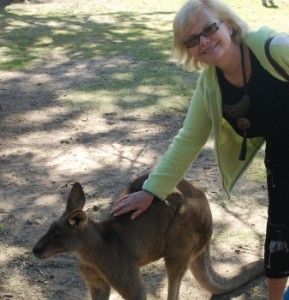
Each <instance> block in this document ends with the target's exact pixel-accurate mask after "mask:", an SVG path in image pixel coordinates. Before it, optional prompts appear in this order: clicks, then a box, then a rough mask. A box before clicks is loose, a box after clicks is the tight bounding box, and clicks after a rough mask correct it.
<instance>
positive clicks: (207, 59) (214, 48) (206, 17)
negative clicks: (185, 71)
mask: <svg viewBox="0 0 289 300" xmlns="http://www.w3.org/2000/svg"><path fill="white" fill-rule="evenodd" d="M212 24H213V25H212ZM217 28H218V29H217ZM202 33H203V34H204V35H206V36H207V37H205V36H203V35H200V34H202ZM231 34H232V28H231V26H230V25H228V24H226V23H225V22H222V20H219V19H218V18H217V17H216V16H215V15H214V14H213V13H212V12H210V11H209V10H208V9H206V8H203V9H201V10H200V11H199V12H198V13H197V14H196V16H195V19H194V23H193V26H192V29H191V31H190V32H189V35H188V38H187V41H188V44H190V42H189V41H190V40H191V39H192V40H193V41H192V40H191V41H192V43H191V45H192V44H193V45H194V44H195V43H196V42H197V41H198V39H199V43H198V44H197V45H195V46H194V47H192V48H190V49H189V50H190V51H191V54H192V56H193V57H194V58H195V59H196V60H198V61H200V62H202V63H205V64H207V65H221V63H222V60H223V59H224V58H225V54H226V52H227V51H228V49H229V48H230V46H231V45H232V38H231ZM199 35H200V36H199ZM208 35H209V36H208Z"/></svg>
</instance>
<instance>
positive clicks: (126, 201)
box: [111, 191, 154, 220]
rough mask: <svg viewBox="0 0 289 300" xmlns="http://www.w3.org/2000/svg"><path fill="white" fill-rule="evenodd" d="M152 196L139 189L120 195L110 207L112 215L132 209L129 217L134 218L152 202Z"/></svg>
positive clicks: (121, 213)
mask: <svg viewBox="0 0 289 300" xmlns="http://www.w3.org/2000/svg"><path fill="white" fill-rule="evenodd" d="M153 199H154V196H153V195H152V194H150V193H147V192H145V191H139V192H135V193H131V194H127V195H123V196H122V197H120V198H119V199H118V200H117V201H116V203H115V204H114V205H113V207H112V211H111V213H112V215H113V216H120V215H123V214H126V213H128V212H129V211H134V212H133V213H132V215H131V219H132V220H134V219H136V218H137V217H139V216H140V215H141V214H142V213H143V212H144V211H146V210H147V209H148V208H149V206H150V205H151V204H152V201H153Z"/></svg>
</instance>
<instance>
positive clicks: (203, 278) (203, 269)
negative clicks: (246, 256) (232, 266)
mask: <svg viewBox="0 0 289 300" xmlns="http://www.w3.org/2000/svg"><path fill="white" fill-rule="evenodd" d="M190 269H191V272H192V273H193V275H194V277H195V279H196V280H197V281H198V282H199V284H200V285H201V286H202V287H203V288H204V289H206V290H207V291H208V292H210V293H212V294H213V295H220V294H224V293H228V292H230V291H232V290H235V289H237V288H239V287H240V286H242V285H244V284H245V283H247V282H248V281H250V280H252V279H253V278H255V277H257V276H259V275H261V274H263V273H264V260H263V259H259V260H257V261H255V262H252V263H249V264H246V265H245V266H243V267H241V268H240V269H239V271H238V272H237V273H236V274H234V275H233V276H230V277H225V276H222V275H220V274H218V273H217V272H216V271H215V270H214V269H213V267H212V264H211V257H210V248H209V246H207V247H206V249H205V251H204V252H203V253H202V254H200V255H199V256H197V257H196V258H195V259H194V260H193V261H192V263H191V265H190Z"/></svg>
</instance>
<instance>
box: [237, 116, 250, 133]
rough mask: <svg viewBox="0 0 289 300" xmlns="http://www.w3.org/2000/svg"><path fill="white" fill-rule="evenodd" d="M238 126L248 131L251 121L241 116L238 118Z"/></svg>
mask: <svg viewBox="0 0 289 300" xmlns="http://www.w3.org/2000/svg"><path fill="white" fill-rule="evenodd" d="M237 126H238V128H239V129H241V130H242V131H246V130H247V129H249V128H250V126H251V122H250V121H249V120H248V119H247V118H239V119H238V120H237Z"/></svg>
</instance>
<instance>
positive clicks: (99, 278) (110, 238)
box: [33, 176, 263, 300]
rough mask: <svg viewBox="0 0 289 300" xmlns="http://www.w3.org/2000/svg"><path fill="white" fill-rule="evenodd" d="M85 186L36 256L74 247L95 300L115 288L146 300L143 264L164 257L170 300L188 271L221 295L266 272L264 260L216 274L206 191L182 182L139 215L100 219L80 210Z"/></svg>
mask: <svg viewBox="0 0 289 300" xmlns="http://www.w3.org/2000/svg"><path fill="white" fill-rule="evenodd" d="M146 178H147V176H142V177H139V178H137V179H136V180H135V181H134V182H133V183H132V184H131V185H130V186H129V187H128V188H127V189H126V190H125V191H124V193H125V194H127V193H131V192H135V191H139V190H140V189H141V187H142V184H143V182H144V180H145V179H146ZM84 204H85V196H84V192H83V189H82V187H81V185H80V184H79V183H75V184H74V185H73V187H72V189H71V191H70V193H69V197H68V200H67V205H66V210H65V212H64V213H63V215H62V216H61V217H60V218H59V219H58V220H57V221H56V222H54V223H53V224H52V225H51V227H50V228H49V230H48V232H47V233H46V234H45V235H44V236H43V237H42V238H41V239H40V240H39V241H38V242H37V243H36V245H35V246H34V248H33V252H34V254H35V256H36V257H38V258H40V259H46V258H49V257H51V256H54V255H56V254H58V253H62V252H67V251H74V252H75V253H76V256H77V259H78V261H79V266H80V271H81V274H82V276H83V277H84V279H85V280H86V283H87V285H88V287H89V290H90V294H91V298H92V299H93V300H96V299H98V300H105V299H106V300H107V299H109V295H110V287H113V288H114V289H115V290H116V291H117V292H118V293H119V294H120V295H121V296H122V297H123V298H124V299H126V300H143V299H146V291H145V288H144V285H143V283H142V281H141V278H140V266H143V265H146V264H148V263H150V262H152V261H155V260H158V259H160V258H162V257H163V258H164V260H165V266H166V271H167V277H168V295H167V299H168V300H177V299H178V297H179V289H180V285H181V280H182V277H183V275H184V274H185V272H186V271H187V270H188V269H190V270H191V271H192V273H193V275H194V277H195V279H196V280H197V281H198V282H199V283H200V285H201V286H203V287H204V288H205V289H206V290H207V291H209V292H210V293H212V294H215V295H218V294H223V293H226V292H229V291H231V290H234V289H236V288H238V287H240V286H241V285H243V284H245V283H246V282H248V281H249V280H251V279H253V278H254V277H256V276H258V275H260V274H262V272H263V261H262V259H260V260H258V261H255V262H253V263H250V264H247V265H246V266H243V267H242V268H240V270H239V272H238V274H236V275H234V276H233V277H229V278H226V277H223V276H221V275H219V274H217V273H216V272H215V271H214V270H213V268H212V266H211V261H210V251H209V242H210V238H211V234H212V227H213V225H212V216H211V211H210V207H209V203H208V200H207V198H206V196H205V193H204V192H203V191H202V190H200V189H197V188H196V187H194V186H193V185H192V184H190V183H189V182H188V181H185V180H183V181H181V182H180V183H179V185H178V186H177V189H176V190H175V192H174V193H173V194H171V195H170V196H169V197H168V198H167V200H166V201H162V200H159V199H157V198H155V199H154V201H153V203H152V205H151V206H150V207H149V208H148V210H147V211H146V212H145V213H144V214H143V215H142V216H140V217H139V218H137V219H136V220H134V221H132V220H131V219H130V215H131V213H128V214H126V215H123V216H120V217H112V216H109V217H108V218H107V219H106V220H104V221H102V222H95V221H93V220H91V219H90V218H88V216H87V215H86V213H85V212H84V211H83V210H82V209H83V207H84Z"/></svg>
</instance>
